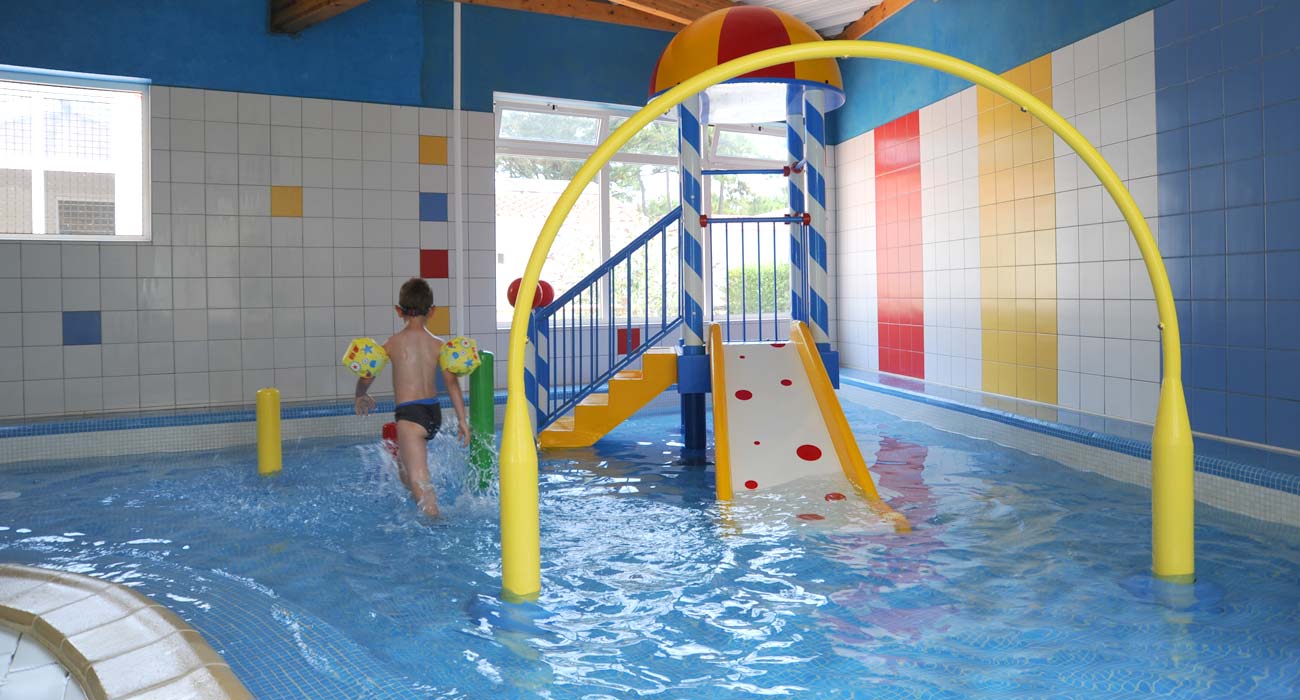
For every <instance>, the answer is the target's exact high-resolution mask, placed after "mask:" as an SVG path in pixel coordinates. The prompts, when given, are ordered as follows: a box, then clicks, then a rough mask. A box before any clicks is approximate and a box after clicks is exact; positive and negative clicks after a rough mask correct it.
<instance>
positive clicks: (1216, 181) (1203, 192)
mask: <svg viewBox="0 0 1300 700" xmlns="http://www.w3.org/2000/svg"><path fill="white" fill-rule="evenodd" d="M1160 179H1163V178H1160ZM1187 185H1188V187H1187V191H1188V204H1189V209H1191V211H1205V210H1207V209H1222V208H1223V202H1224V200H1223V197H1224V189H1223V166H1222V165H1212V166H1210V167H1208V168H1198V169H1196V170H1189V171H1188V172H1187ZM1193 228H1194V227H1193ZM1192 240H1193V241H1194V240H1195V234H1194V232H1193V237H1192Z"/></svg>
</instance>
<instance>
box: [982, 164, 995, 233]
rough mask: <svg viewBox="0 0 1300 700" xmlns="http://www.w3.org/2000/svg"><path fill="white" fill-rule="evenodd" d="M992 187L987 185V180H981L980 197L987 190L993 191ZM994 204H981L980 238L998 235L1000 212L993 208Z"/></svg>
mask: <svg viewBox="0 0 1300 700" xmlns="http://www.w3.org/2000/svg"><path fill="white" fill-rule="evenodd" d="M991 189H992V187H991V186H989V185H987V184H985V179H984V178H980V196H981V198H982V197H983V195H984V191H985V190H991ZM992 204H993V203H992V202H989V203H988V204H985V203H984V202H982V201H981V202H980V236H981V237H985V236H996V235H998V210H997V207H994V206H992Z"/></svg>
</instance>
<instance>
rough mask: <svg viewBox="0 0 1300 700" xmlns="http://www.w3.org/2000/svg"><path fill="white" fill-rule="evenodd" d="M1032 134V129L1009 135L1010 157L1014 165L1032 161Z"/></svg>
mask: <svg viewBox="0 0 1300 700" xmlns="http://www.w3.org/2000/svg"><path fill="white" fill-rule="evenodd" d="M1032 134H1033V132H1032V131H1022V132H1020V133H1018V134H1016V135H1015V136H1012V137H1011V158H1012V162H1013V163H1015V164H1016V165H1025V164H1027V163H1032V162H1033V161H1034V138H1033V135H1032Z"/></svg>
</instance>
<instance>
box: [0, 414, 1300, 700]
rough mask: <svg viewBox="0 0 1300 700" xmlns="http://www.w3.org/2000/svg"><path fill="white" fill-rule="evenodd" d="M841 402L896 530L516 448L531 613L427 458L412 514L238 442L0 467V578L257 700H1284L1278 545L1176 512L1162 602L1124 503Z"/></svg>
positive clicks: (477, 506) (386, 485) (644, 463)
mask: <svg viewBox="0 0 1300 700" xmlns="http://www.w3.org/2000/svg"><path fill="white" fill-rule="evenodd" d="M846 409H847V411H848V414H849V418H850V420H851V422H852V423H853V425H854V426H855V427H856V430H857V433H858V437H859V441H860V444H861V445H862V447H863V452H864V453H865V454H866V456H867V458H868V461H870V462H873V463H875V464H876V466H875V467H874V471H875V472H876V473H877V479H878V481H879V482H880V485H881V491H882V494H883V495H885V496H886V497H887V498H889V499H890V501H891V503H892V504H893V505H894V507H895V508H897V509H898V510H899V511H901V512H902V513H904V514H905V515H906V516H907V517H908V518H909V519H910V520H911V521H912V522H913V524H914V526H915V531H914V532H913V533H911V534H909V535H896V534H893V533H892V532H891V531H890V530H889V529H888V528H884V527H881V526H880V525H879V524H878V523H876V522H875V521H873V520H872V519H871V518H870V517H867V516H865V515H863V513H862V511H861V509H856V510H855V509H853V508H852V507H853V506H854V505H857V504H854V503H853V502H852V500H850V501H846V502H839V503H830V502H827V501H825V500H823V499H822V498H821V495H822V493H823V491H824V490H826V489H827V488H833V484H830V485H828V484H825V483H813V482H808V483H803V484H796V485H793V486H791V487H790V488H788V489H784V490H783V491H782V493H781V494H777V495H772V496H770V497H768V498H764V499H752V500H751V501H750V502H748V503H742V504H740V505H738V506H737V507H735V508H731V509H728V510H723V509H720V508H719V506H718V505H717V504H716V503H715V502H714V500H713V495H712V494H713V476H712V472H711V471H705V470H701V469H696V468H687V467H681V466H676V465H674V464H673V457H674V455H675V453H676V447H675V443H674V440H675V439H676V438H677V431H676V428H675V425H674V423H675V420H674V417H673V416H671V415H651V416H644V417H639V418H636V419H634V420H632V421H631V422H629V424H627V425H626V426H625V427H623V428H621V429H620V430H618V431H617V432H615V433H614V434H613V435H612V436H611V438H610V439H609V440H608V441H607V442H606V443H605V444H602V445H600V446H598V447H596V448H594V449H591V450H574V451H569V452H563V453H548V454H547V455H545V457H547V460H546V461H545V462H544V463H543V466H542V477H541V478H542V545H543V559H544V567H545V570H544V573H543V576H544V586H545V591H544V594H543V596H542V598H541V600H539V601H538V602H537V604H535V605H524V606H512V605H506V604H503V603H501V602H499V601H498V600H497V598H496V594H497V592H498V590H499V587H500V570H499V561H498V556H499V554H498V544H497V537H498V531H497V525H496V517H497V513H496V501H495V498H494V497H493V496H492V495H491V494H488V495H484V496H476V495H473V494H470V493H467V491H466V487H465V486H464V484H463V483H462V479H463V478H464V476H465V469H466V467H465V464H464V462H463V460H461V459H460V457H459V456H458V452H457V451H456V450H455V449H454V448H452V447H451V446H450V445H448V444H446V443H439V444H436V445H435V448H434V456H435V460H436V461H437V462H438V465H439V466H438V467H437V468H436V469H435V473H436V475H437V479H438V481H439V485H440V487H441V489H442V492H443V503H444V509H445V512H446V513H447V517H445V518H444V519H442V520H440V521H437V522H430V521H426V520H424V519H422V518H421V517H420V516H419V515H418V514H417V511H416V509H415V507H414V506H413V505H412V504H411V503H410V502H409V501H408V500H407V499H406V498H405V497H404V494H403V490H402V488H401V485H400V484H399V483H398V482H397V480H396V479H395V477H394V476H393V475H392V472H391V465H390V463H389V462H388V461H387V460H386V458H385V457H384V455H383V452H382V451H381V450H380V449H379V448H378V447H377V445H375V444H374V442H373V441H368V440H367V441H361V440H356V439H328V440H314V441H310V442H301V443H297V444H292V445H289V446H287V449H286V453H285V460H284V461H285V471H284V473H283V474H282V475H280V476H278V477H276V478H272V479H262V478H259V477H257V475H256V473H255V467H254V464H255V456H254V454H253V452H252V450H251V449H237V450H227V451H220V452H207V453H196V454H185V455H152V456H144V457H127V458H117V459H104V460H83V461H78V462H77V463H75V464H64V463H33V464H26V465H21V466H17V467H12V468H3V469H0V499H2V500H0V561H16V562H19V563H28V564H39V565H43V566H50V567H56V568H62V569H67V570H71V571H77V572H81V573H87V574H90V575H94V576H100V577H104V578H107V579H111V580H113V581H117V582H121V583H125V584H128V585H131V586H135V587H136V588H137V589H138V590H140V591H142V592H144V593H146V594H147V595H150V596H152V597H154V598H156V599H158V600H159V601H161V602H163V603H166V604H167V605H169V606H171V607H172V608H173V609H175V610H177V611H178V612H180V613H181V614H182V616H183V617H185V618H186V619H187V620H189V621H191V623H192V624H194V625H195V626H196V627H197V628H198V629H199V630H200V631H201V632H203V633H204V634H205V635H206V636H207V638H208V639H209V640H210V641H211V642H212V644H213V646H215V647H216V648H217V649H218V650H219V651H221V652H222V653H223V654H224V655H225V657H226V658H227V659H228V661H229V662H230V665H231V666H232V667H233V668H234V670H235V672H236V673H237V674H238V675H239V676H240V677H241V678H242V679H243V680H244V681H245V683H246V684H247V685H248V686H249V688H250V689H251V690H252V691H253V693H254V694H255V695H256V696H257V697H259V698H262V699H263V700H278V699H281V698H283V699H288V698H295V699H297V698H307V697H310V698H348V699H357V698H487V697H502V698H515V697H519V698H530V697H541V698H584V699H593V700H594V699H601V698H624V697H662V698H752V697H759V696H771V697H797V698H953V699H957V698H1004V697H1023V698H1030V697H1032V698H1107V699H1108V700H1109V699H1112V698H1148V697H1153V696H1160V697H1177V698H1253V699H1256V700H1266V699H1270V698H1278V699H1281V698H1294V697H1297V694H1298V692H1300V691H1298V689H1300V583H1298V582H1300V532H1297V531H1296V530H1293V529H1288V528H1282V527H1277V526H1268V525H1264V524H1262V523H1258V522H1256V521H1251V520H1248V519H1244V518H1239V517H1236V516H1231V515H1228V514H1225V513H1222V512H1220V511H1215V510H1212V509H1208V508H1201V509H1200V512H1199V514H1198V516H1199V517H1198V524H1197V545H1198V555H1199V559H1198V565H1199V568H1198V572H1199V575H1200V578H1199V582H1198V583H1197V584H1196V585H1195V586H1192V587H1163V586H1160V585H1156V584H1154V583H1153V582H1152V581H1151V579H1150V578H1149V577H1148V576H1147V574H1146V570H1147V567H1148V558H1149V549H1148V547H1149V544H1148V543H1149V527H1150V525H1149V516H1148V508H1149V505H1148V494H1147V492H1145V491H1144V490H1141V489H1138V488H1134V487H1129V486H1125V485H1122V484H1118V483H1116V482H1113V481H1109V480H1106V479H1103V478H1100V477H1094V476H1091V475H1088V474H1084V473H1081V472H1077V471H1073V470H1071V469H1068V468H1065V467H1062V466H1061V465H1059V464H1056V463H1054V462H1051V461H1049V460H1046V459H1042V458H1038V457H1034V456H1031V455H1027V454H1025V453H1023V452H1019V451H1016V450H1012V449H1008V448H1005V447H1002V446H999V445H996V444H994V443H991V442H987V441H983V440H978V439H972V438H967V437H962V436H957V435H953V434H950V433H944V432H940V431H937V430H934V429H931V428H929V427H927V426H924V425H922V424H919V423H914V422H906V421H902V420H899V419H897V418H895V417H893V416H891V415H889V414H886V413H883V412H880V411H876V410H872V409H869V408H866V407H863V406H857V405H853V404H848V405H846ZM837 509H838V510H837ZM803 512H817V513H822V514H825V516H826V520H823V521H807V520H801V519H799V518H797V517H795V516H796V515H797V514H799V513H803Z"/></svg>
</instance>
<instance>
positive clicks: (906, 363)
mask: <svg viewBox="0 0 1300 700" xmlns="http://www.w3.org/2000/svg"><path fill="white" fill-rule="evenodd" d="M875 142H876V303H877V311H878V316H877V319H876V321H877V329H878V331H879V340H880V371H882V372H892V373H894V374H905V375H907V376H909V377H917V378H918V379H924V378H925V318H924V305H923V301H924V282H923V277H922V262H921V119H920V113H919V112H912V113H911V114H908V115H906V116H903V117H899V118H898V119H896V120H894V121H892V122H890V123H888V124H885V125H883V126H880V127H879V128H877V129H876V132H875Z"/></svg>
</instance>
